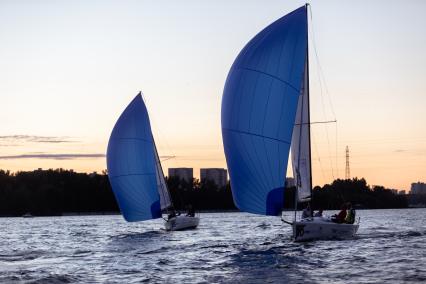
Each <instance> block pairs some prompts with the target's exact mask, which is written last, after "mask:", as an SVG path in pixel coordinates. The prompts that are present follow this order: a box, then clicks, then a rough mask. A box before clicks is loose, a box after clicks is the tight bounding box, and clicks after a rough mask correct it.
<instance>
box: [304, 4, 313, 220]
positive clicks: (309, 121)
mask: <svg viewBox="0 0 426 284" xmlns="http://www.w3.org/2000/svg"><path fill="white" fill-rule="evenodd" d="M308 7H309V3H306V95H307V97H308V98H307V103H308V121H307V125H308V142H309V152H308V154H309V179H310V180H309V187H310V191H311V201H310V202H309V203H310V205H311V206H310V208H311V215H312V212H313V207H312V198H313V196H312V157H311V107H310V94H309V36H308V33H309V28H308Z"/></svg>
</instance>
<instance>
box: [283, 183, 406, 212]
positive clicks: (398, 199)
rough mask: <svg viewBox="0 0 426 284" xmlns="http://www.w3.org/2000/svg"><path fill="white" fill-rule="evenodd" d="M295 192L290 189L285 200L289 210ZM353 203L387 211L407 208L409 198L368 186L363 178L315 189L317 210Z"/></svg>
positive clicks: (292, 206) (314, 201)
mask: <svg viewBox="0 0 426 284" xmlns="http://www.w3.org/2000/svg"><path fill="white" fill-rule="evenodd" d="M294 190H295V188H289V189H287V191H286V194H285V195H286V197H285V199H284V201H285V206H286V207H287V208H294ZM346 202H351V203H352V205H354V206H355V208H368V209H386V208H407V207H408V202H407V196H406V195H399V194H395V193H394V192H392V191H391V190H390V189H386V188H385V187H383V186H373V187H370V186H368V185H367V181H366V180H365V179H363V178H361V179H358V178H353V179H349V180H342V179H337V180H335V181H333V183H331V184H326V185H324V186H323V187H320V186H316V187H315V188H314V189H313V199H312V206H313V207H314V208H315V209H320V208H322V209H324V210H325V209H339V208H340V206H341V205H342V204H343V203H346Z"/></svg>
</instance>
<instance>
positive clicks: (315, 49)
mask: <svg viewBox="0 0 426 284" xmlns="http://www.w3.org/2000/svg"><path fill="white" fill-rule="evenodd" d="M309 11H310V15H311V33H312V43H313V46H314V52H315V59H316V61H317V64H318V69H319V71H320V73H319V75H320V78H321V76H322V79H323V81H324V88H325V92H326V94H327V95H328V102H329V105H330V108H331V112H332V113H333V117H334V118H336V114H335V112H334V107H333V103H332V101H331V98H330V93H329V91H328V86H327V82H326V80H325V76H324V72H323V70H322V67H321V63H320V61H319V56H318V51H317V46H316V39H315V31H314V28H313V25H314V24H313V19H312V10H311V6H310V5H309Z"/></svg>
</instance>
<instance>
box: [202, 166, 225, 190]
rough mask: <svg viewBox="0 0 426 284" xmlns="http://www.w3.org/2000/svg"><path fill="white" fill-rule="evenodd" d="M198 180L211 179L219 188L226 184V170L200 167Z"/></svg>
mask: <svg viewBox="0 0 426 284" xmlns="http://www.w3.org/2000/svg"><path fill="white" fill-rule="evenodd" d="M200 180H201V182H205V181H206V180H211V181H213V182H214V183H215V184H216V185H217V186H218V187H219V188H222V187H225V186H226V182H227V181H228V171H227V170H226V169H221V168H209V169H200Z"/></svg>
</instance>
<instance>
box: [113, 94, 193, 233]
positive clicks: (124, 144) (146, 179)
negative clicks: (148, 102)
mask: <svg viewBox="0 0 426 284" xmlns="http://www.w3.org/2000/svg"><path fill="white" fill-rule="evenodd" d="M107 169H108V178H109V181H110V184H111V187H112V190H113V192H114V195H115V199H116V200H117V203H118V206H119V207H120V211H121V213H122V214H123V217H124V219H125V220H126V221H128V222H136V221H144V220H150V219H156V218H162V214H163V213H166V214H168V217H167V218H164V220H165V224H164V226H165V229H166V230H169V231H175V230H184V229H193V228H196V227H197V226H198V224H199V221H200V219H199V217H198V216H193V215H192V214H188V215H186V216H184V215H180V214H176V211H175V209H174V206H173V202H172V199H171V198H170V192H169V190H168V187H167V183H166V181H165V179H164V173H163V169H162V167H161V162H160V158H159V156H158V152H157V147H156V145H155V141H154V137H153V135H152V132H151V125H150V122H149V116H148V111H147V109H146V106H145V103H144V101H143V99H142V95H141V93H139V94H138V95H137V96H136V97H135V98H134V99H133V100H132V101H131V102H130V104H129V105H128V106H127V108H126V109H125V110H124V111H123V113H122V114H121V116H120V117H119V119H118V120H117V122H116V124H115V126H114V128H113V130H112V133H111V137H110V139H109V142H108V149H107Z"/></svg>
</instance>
